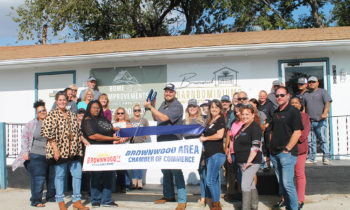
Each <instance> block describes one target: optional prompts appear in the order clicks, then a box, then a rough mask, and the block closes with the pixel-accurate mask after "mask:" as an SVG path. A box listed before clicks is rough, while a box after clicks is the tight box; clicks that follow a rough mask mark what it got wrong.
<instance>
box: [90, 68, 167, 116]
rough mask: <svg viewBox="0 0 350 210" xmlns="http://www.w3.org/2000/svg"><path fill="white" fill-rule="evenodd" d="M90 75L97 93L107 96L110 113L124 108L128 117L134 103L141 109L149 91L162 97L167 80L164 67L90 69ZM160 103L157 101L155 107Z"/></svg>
mask: <svg viewBox="0 0 350 210" xmlns="http://www.w3.org/2000/svg"><path fill="white" fill-rule="evenodd" d="M90 74H91V75H92V76H94V77H95V78H96V80H97V84H98V87H99V91H100V92H101V93H106V94H107V95H108V98H109V100H110V108H111V110H112V112H114V110H116V109H117V108H118V107H124V108H125V109H126V110H127V112H128V113H129V115H130V114H132V107H133V106H134V105H135V104H136V103H139V104H140V105H141V107H142V108H143V102H144V101H145V99H146V97H147V95H148V92H149V90H150V89H153V90H154V91H158V93H160V95H162V93H163V92H162V91H163V88H164V86H165V84H166V80H167V71H166V66H165V65H159V66H135V67H115V68H99V69H92V70H91V71H90ZM161 102H162V100H158V101H157V105H156V107H159V106H160V103H161ZM146 116H147V117H149V118H150V117H151V116H150V115H146Z"/></svg>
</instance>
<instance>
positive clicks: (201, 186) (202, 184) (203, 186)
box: [198, 164, 207, 198]
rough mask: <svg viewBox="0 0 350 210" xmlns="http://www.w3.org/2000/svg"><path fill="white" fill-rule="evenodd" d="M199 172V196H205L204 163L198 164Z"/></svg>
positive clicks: (205, 170) (205, 167)
mask: <svg viewBox="0 0 350 210" xmlns="http://www.w3.org/2000/svg"><path fill="white" fill-rule="evenodd" d="M198 173H199V179H200V180H199V186H200V188H201V198H206V195H207V193H206V191H207V184H206V174H207V166H206V165H204V166H202V165H201V164H200V165H199V169H198Z"/></svg>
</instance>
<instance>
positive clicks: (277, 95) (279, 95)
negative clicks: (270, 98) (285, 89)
mask: <svg viewBox="0 0 350 210" xmlns="http://www.w3.org/2000/svg"><path fill="white" fill-rule="evenodd" d="M286 95H287V94H276V98H279V97H281V98H283V97H284V96H286Z"/></svg>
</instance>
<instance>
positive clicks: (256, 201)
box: [250, 189, 259, 210]
mask: <svg viewBox="0 0 350 210" xmlns="http://www.w3.org/2000/svg"><path fill="white" fill-rule="evenodd" d="M250 192H251V194H252V195H251V198H252V210H258V207H259V194H258V190H257V189H254V190H251V191H250Z"/></svg>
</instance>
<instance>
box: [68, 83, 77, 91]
mask: <svg viewBox="0 0 350 210" xmlns="http://www.w3.org/2000/svg"><path fill="white" fill-rule="evenodd" d="M68 87H69V88H70V89H75V90H78V87H77V85H76V84H72V85H69V86H68Z"/></svg>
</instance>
